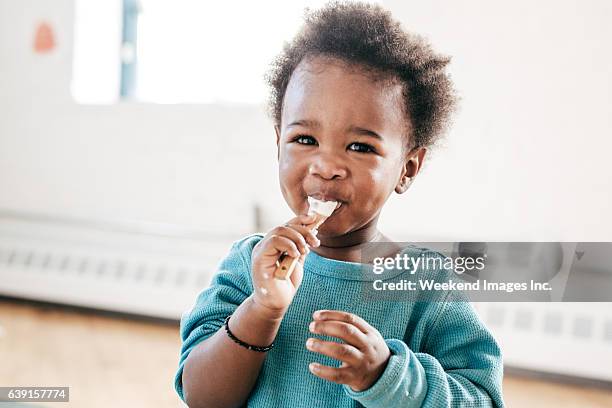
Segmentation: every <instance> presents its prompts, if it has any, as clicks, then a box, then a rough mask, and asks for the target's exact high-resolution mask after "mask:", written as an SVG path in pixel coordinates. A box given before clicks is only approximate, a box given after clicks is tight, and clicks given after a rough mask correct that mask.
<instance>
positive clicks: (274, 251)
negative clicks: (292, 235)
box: [262, 234, 301, 258]
mask: <svg viewBox="0 0 612 408" xmlns="http://www.w3.org/2000/svg"><path fill="white" fill-rule="evenodd" d="M283 252H286V253H287V254H289V256H292V257H294V258H297V257H299V256H300V255H301V254H300V251H299V249H298V248H297V246H296V245H295V242H293V241H292V240H290V239H289V238H287V237H283V236H280V235H276V234H273V235H270V237H269V238H268V245H264V246H263V248H262V253H263V254H264V255H273V256H275V257H276V256H278V255H279V254H282V253H283Z"/></svg>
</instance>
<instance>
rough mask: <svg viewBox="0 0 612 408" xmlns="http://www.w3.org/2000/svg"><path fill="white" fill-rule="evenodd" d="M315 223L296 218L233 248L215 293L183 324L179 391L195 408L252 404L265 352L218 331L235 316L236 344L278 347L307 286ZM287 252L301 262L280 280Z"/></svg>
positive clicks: (202, 297) (209, 290)
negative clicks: (250, 399)
mask: <svg viewBox="0 0 612 408" xmlns="http://www.w3.org/2000/svg"><path fill="white" fill-rule="evenodd" d="M313 217H314V216H313V215H309V214H304V215H299V216H297V217H295V218H293V219H291V220H290V221H289V222H288V223H287V224H285V225H283V226H280V227H277V228H274V229H272V230H271V231H270V232H268V234H266V236H265V237H263V238H261V237H258V236H252V237H250V238H247V239H244V240H242V241H239V242H237V243H236V244H234V245H233V246H232V249H231V251H230V253H229V255H228V256H227V257H226V258H225V259H224V260H223V261H222V262H221V264H220V265H219V272H218V273H217V274H216V275H215V277H214V278H213V282H212V283H211V285H210V287H208V288H207V289H205V290H204V291H203V292H202V293H201V294H200V296H198V299H197V300H196V304H195V305H194V307H193V308H192V310H191V311H190V312H189V313H188V314H186V315H184V316H183V318H182V319H181V339H182V341H183V343H182V347H181V358H180V362H179V369H178V372H177V374H176V377H175V388H176V391H177V393H178V394H179V396H180V397H181V398H182V399H183V400H184V401H185V402H187V403H188V404H189V405H190V406H193V407H203V406H206V407H238V406H241V405H242V404H244V402H245V401H246V400H247V399H248V396H249V394H250V392H251V391H252V389H253V386H254V385H255V384H256V380H257V378H258V376H259V372H260V371H261V367H262V364H263V362H264V359H265V353H262V352H258V351H254V350H248V349H246V348H244V347H242V346H241V345H238V344H236V343H235V342H234V341H233V340H231V339H230V338H229V337H228V336H227V333H225V329H223V328H222V327H221V326H222V325H223V323H224V321H225V318H226V317H227V316H229V315H232V316H231V318H230V320H229V324H228V325H229V327H230V330H231V332H232V333H233V334H234V335H235V336H236V337H237V338H238V339H240V340H242V341H243V342H246V343H249V344H251V345H256V346H267V345H269V344H270V343H272V342H273V340H274V338H275V337H276V334H277V332H278V329H279V326H280V323H281V320H282V318H283V316H284V315H285V313H286V311H287V308H288V307H289V305H290V303H291V301H292V300H293V297H294V296H295V293H296V291H297V289H298V287H299V286H300V284H301V281H302V277H303V268H302V265H303V263H304V260H305V256H306V253H307V251H308V246H307V244H306V239H308V240H309V242H310V243H311V244H317V239H316V237H315V235H314V233H313V232H312V231H310V230H309V229H307V228H306V227H305V225H307V224H308V221H312V218H313ZM285 252H286V253H288V254H290V255H291V256H292V257H295V258H298V260H299V262H297V264H296V266H295V268H294V271H293V273H292V275H291V276H290V277H289V278H288V279H275V278H274V277H273V273H274V271H275V270H276V268H277V261H278V258H279V256H280V255H281V254H282V253H285ZM254 287H256V288H257V291H256V292H254V290H253V288H254Z"/></svg>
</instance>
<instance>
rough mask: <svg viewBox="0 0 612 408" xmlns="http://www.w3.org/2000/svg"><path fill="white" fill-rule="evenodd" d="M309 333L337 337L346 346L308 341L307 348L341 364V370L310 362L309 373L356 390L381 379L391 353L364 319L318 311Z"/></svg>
mask: <svg viewBox="0 0 612 408" xmlns="http://www.w3.org/2000/svg"><path fill="white" fill-rule="evenodd" d="M313 317H314V321H313V322H311V323H310V331H311V332H312V333H316V334H323V335H327V336H332V337H338V338H340V339H342V340H344V341H345V342H346V344H342V343H336V342H333V341H323V340H319V339H314V338H309V339H308V341H307V342H306V348H307V349H308V350H310V351H313V352H316V353H321V354H324V355H326V356H329V357H331V358H335V359H337V360H340V361H342V365H341V366H340V367H338V368H336V367H329V366H325V365H321V364H318V363H310V365H309V368H310V372H311V373H313V374H314V375H316V376H318V377H321V378H323V379H325V380H329V381H333V382H335V383H339V384H346V385H348V386H350V387H351V389H352V390H353V391H363V390H367V389H368V388H370V387H371V386H372V385H374V383H375V382H376V381H377V380H378V378H379V377H380V376H381V374H382V373H383V371H385V367H386V366H387V362H388V361H389V357H390V356H391V351H390V350H389V347H388V346H387V344H386V343H385V340H384V339H383V337H382V335H381V334H380V333H379V332H378V330H376V329H375V328H374V327H372V326H370V324H369V323H368V322H366V321H365V320H364V319H362V318H361V317H359V316H357V315H355V314H352V313H347V312H343V311H340V310H318V311H316V312H315V313H314V314H313Z"/></svg>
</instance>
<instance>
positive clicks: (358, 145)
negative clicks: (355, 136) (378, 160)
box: [349, 143, 376, 153]
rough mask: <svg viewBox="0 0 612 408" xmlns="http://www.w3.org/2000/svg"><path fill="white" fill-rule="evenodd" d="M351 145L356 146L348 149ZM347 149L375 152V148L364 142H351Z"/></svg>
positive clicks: (359, 151)
mask: <svg viewBox="0 0 612 408" xmlns="http://www.w3.org/2000/svg"><path fill="white" fill-rule="evenodd" d="M351 146H356V148H355V149H350V147H351ZM349 149H350V150H352V151H354V152H358V153H376V150H375V149H374V148H373V147H372V146H370V145H369V144H365V143H351V144H350V145H349Z"/></svg>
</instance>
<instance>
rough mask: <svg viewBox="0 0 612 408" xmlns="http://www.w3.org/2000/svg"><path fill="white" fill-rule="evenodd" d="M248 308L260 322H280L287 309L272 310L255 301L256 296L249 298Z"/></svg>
mask: <svg viewBox="0 0 612 408" xmlns="http://www.w3.org/2000/svg"><path fill="white" fill-rule="evenodd" d="M249 301H250V306H251V307H250V308H251V310H252V311H253V313H254V314H255V315H256V316H257V317H258V318H260V319H262V320H267V321H280V320H283V318H284V317H285V313H287V308H272V307H269V306H267V305H265V304H263V303H262V302H261V301H259V300H258V299H257V297H256V296H254V295H251V296H250V297H249Z"/></svg>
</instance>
